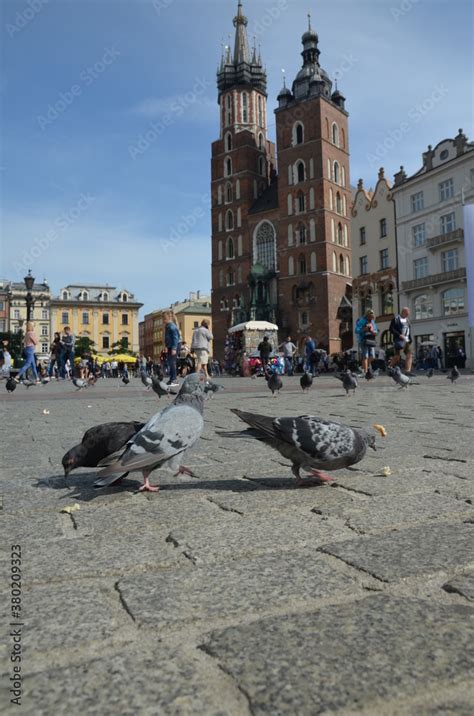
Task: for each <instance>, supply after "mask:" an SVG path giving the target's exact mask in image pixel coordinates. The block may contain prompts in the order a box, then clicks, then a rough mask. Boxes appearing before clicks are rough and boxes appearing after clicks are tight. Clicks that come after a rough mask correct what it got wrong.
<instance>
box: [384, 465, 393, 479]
mask: <svg viewBox="0 0 474 716" xmlns="http://www.w3.org/2000/svg"><path fill="white" fill-rule="evenodd" d="M382 474H383V475H384V477H390V475H391V474H392V471H391V469H390V468H389V466H388V465H385V467H384V468H383V470H382Z"/></svg>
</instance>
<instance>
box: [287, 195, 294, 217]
mask: <svg viewBox="0 0 474 716" xmlns="http://www.w3.org/2000/svg"><path fill="white" fill-rule="evenodd" d="M292 213H293V198H292V196H291V194H288V216H291V215H292Z"/></svg>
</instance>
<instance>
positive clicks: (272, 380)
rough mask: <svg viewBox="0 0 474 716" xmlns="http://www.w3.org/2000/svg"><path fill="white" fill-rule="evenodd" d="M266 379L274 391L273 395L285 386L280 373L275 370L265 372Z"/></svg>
mask: <svg viewBox="0 0 474 716" xmlns="http://www.w3.org/2000/svg"><path fill="white" fill-rule="evenodd" d="M265 380H266V381H267V385H268V387H269V388H270V390H271V391H272V395H273V396H274V395H275V393H277V394H278V393H279V392H280V390H281V389H282V388H283V381H282V379H281V377H280V376H279V375H278V373H274V372H273V371H271V372H269V373H265Z"/></svg>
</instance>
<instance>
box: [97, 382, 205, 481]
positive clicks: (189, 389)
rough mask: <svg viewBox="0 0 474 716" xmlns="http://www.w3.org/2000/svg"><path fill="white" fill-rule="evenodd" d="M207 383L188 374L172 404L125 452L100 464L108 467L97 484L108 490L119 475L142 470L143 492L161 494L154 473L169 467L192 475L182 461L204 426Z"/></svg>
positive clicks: (139, 433)
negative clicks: (152, 475)
mask: <svg viewBox="0 0 474 716" xmlns="http://www.w3.org/2000/svg"><path fill="white" fill-rule="evenodd" d="M205 380H206V379H205V377H204V376H203V375H202V374H198V373H192V374H191V375H188V376H187V377H186V378H185V380H184V382H183V384H182V385H181V388H180V391H179V393H178V396H177V397H176V399H175V401H174V402H173V403H172V405H170V406H168V407H167V408H165V409H164V410H163V411H161V412H159V413H156V414H155V415H154V416H153V417H152V418H151V419H150V420H149V421H148V422H147V424H146V425H145V426H144V427H143V428H142V429H141V430H140V432H138V433H137V434H136V435H135V437H134V438H132V439H131V440H130V441H129V442H128V443H127V445H126V446H125V448H124V449H123V450H121V451H118V452H116V453H115V454H114V455H110V456H109V457H108V458H106V459H105V460H103V461H102V462H101V463H100V465H99V467H104V466H106V467H105V469H104V470H102V471H101V472H100V473H99V479H98V480H96V482H95V483H94V485H95V486H96V487H106V486H107V485H109V484H111V483H113V482H115V480H116V479H117V478H116V474H117V473H122V472H136V471H141V472H142V474H143V485H142V486H141V487H140V489H139V492H142V491H145V490H146V491H149V492H158V490H159V489H160V488H159V486H154V485H150V481H149V476H150V473H151V472H153V470H156V469H157V468H159V467H169V468H171V469H174V470H176V469H178V471H179V472H180V473H181V472H188V473H190V471H189V470H188V468H186V467H184V466H183V465H182V462H181V461H182V458H183V456H184V454H185V453H186V451H187V450H189V448H190V447H192V445H194V443H195V442H196V441H197V440H198V439H199V437H200V435H201V432H202V430H203V427H204V418H203V410H204V400H205V393H204V384H205Z"/></svg>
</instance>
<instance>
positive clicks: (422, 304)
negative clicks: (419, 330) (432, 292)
mask: <svg viewBox="0 0 474 716" xmlns="http://www.w3.org/2000/svg"><path fill="white" fill-rule="evenodd" d="M445 293H447V291H446V292H445ZM443 295H444V294H443ZM413 305H414V309H415V320H416V321H419V320H420V319H421V318H431V317H432V316H433V303H432V300H431V296H428V295H427V294H426V293H423V294H421V295H420V296H416V297H415V299H414V301H413Z"/></svg>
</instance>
